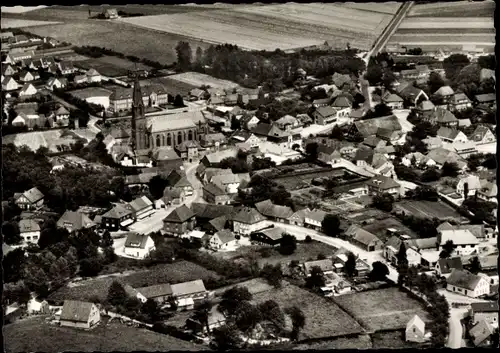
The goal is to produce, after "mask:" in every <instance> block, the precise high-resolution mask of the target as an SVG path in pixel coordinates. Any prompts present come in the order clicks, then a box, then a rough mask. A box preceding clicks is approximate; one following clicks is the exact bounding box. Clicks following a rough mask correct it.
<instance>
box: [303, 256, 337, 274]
mask: <svg viewBox="0 0 500 353" xmlns="http://www.w3.org/2000/svg"><path fill="white" fill-rule="evenodd" d="M314 267H319V268H320V269H321V271H322V273H323V275H328V274H333V262H332V260H331V259H324V260H316V261H307V262H304V274H305V275H306V276H307V277H309V276H311V273H312V269H313V268H314Z"/></svg>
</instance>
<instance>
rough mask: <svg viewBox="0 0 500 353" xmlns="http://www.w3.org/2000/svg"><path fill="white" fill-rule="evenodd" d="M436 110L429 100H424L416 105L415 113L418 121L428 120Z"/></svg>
mask: <svg viewBox="0 0 500 353" xmlns="http://www.w3.org/2000/svg"><path fill="white" fill-rule="evenodd" d="M435 110H436V106H435V105H434V104H433V103H432V102H431V101H430V100H424V101H421V102H420V103H418V104H417V106H416V107H415V113H416V115H417V117H418V118H420V119H423V120H425V119H427V120H429V119H430V118H431V116H432V114H433V113H434V111H435Z"/></svg>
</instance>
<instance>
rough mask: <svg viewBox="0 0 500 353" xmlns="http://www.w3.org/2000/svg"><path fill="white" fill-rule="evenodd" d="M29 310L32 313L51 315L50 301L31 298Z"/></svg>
mask: <svg viewBox="0 0 500 353" xmlns="http://www.w3.org/2000/svg"><path fill="white" fill-rule="evenodd" d="M26 306H27V308H26V309H27V312H28V314H30V315H40V314H42V315H49V314H50V308H49V303H47V301H46V300H42V301H38V300H37V299H36V298H31V299H30V300H29V301H28V303H27V305H26Z"/></svg>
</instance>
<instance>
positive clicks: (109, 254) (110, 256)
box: [103, 246, 117, 264]
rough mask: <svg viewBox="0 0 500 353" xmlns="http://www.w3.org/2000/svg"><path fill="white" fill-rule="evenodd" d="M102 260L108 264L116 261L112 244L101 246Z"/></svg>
mask: <svg viewBox="0 0 500 353" xmlns="http://www.w3.org/2000/svg"><path fill="white" fill-rule="evenodd" d="M103 255H104V261H105V263H106V264H110V263H113V262H115V261H116V257H117V256H116V254H115V249H114V248H113V247H112V246H106V247H105V248H103Z"/></svg>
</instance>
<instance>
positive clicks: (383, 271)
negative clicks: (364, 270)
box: [369, 261, 389, 281]
mask: <svg viewBox="0 0 500 353" xmlns="http://www.w3.org/2000/svg"><path fill="white" fill-rule="evenodd" d="M388 274H389V269H388V268H387V266H386V265H385V264H384V263H382V262H380V261H375V262H374V263H373V265H372V270H371V271H370V274H369V278H370V280H372V281H385V280H386V279H387V275H388Z"/></svg>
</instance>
